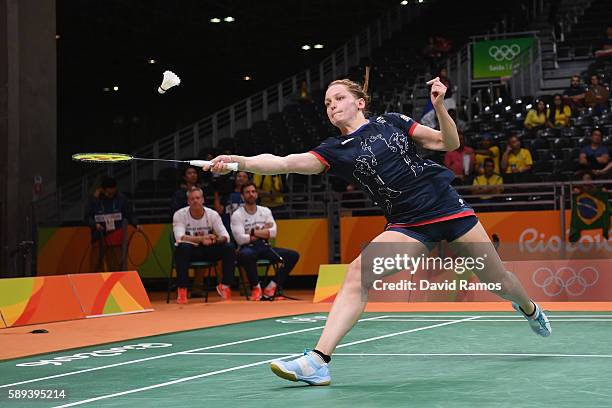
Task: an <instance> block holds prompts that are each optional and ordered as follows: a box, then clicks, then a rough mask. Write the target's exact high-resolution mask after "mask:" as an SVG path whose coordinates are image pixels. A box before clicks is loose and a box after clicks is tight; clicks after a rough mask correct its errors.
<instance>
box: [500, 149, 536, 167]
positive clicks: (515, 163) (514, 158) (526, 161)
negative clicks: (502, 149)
mask: <svg viewBox="0 0 612 408" xmlns="http://www.w3.org/2000/svg"><path fill="white" fill-rule="evenodd" d="M532 165H533V159H532V158H531V153H530V152H529V150H527V149H525V148H521V150H519V152H518V153H517V154H514V153H512V152H510V153H509V154H508V167H507V168H506V173H513V171H512V169H518V171H519V172H521V171H523V170H524V169H525V168H527V167H528V166H532Z"/></svg>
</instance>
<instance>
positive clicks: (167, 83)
mask: <svg viewBox="0 0 612 408" xmlns="http://www.w3.org/2000/svg"><path fill="white" fill-rule="evenodd" d="M180 83H181V78H179V77H178V75H176V74H175V73H174V72H172V71H164V79H163V80H162V83H161V85H160V86H159V87H158V88H157V92H159V93H160V94H165V93H166V91H167V90H168V89H170V88H172V87H173V86H177V85H178V84H180Z"/></svg>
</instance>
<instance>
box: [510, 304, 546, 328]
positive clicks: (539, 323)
mask: <svg viewBox="0 0 612 408" xmlns="http://www.w3.org/2000/svg"><path fill="white" fill-rule="evenodd" d="M533 304H534V305H535V308H536V310H535V313H534V314H533V316H531V317H529V316H527V315H526V314H525V313H524V312H523V311H522V310H521V308H520V307H519V305H517V304H516V303H514V302H512V307H513V308H514V310H516V311H517V312H519V313H520V314H522V315H523V317H524V318H525V319H527V321H528V322H529V326H531V330H533V331H534V333H536V334H539V335H540V336H542V337H548V336H550V334H551V333H552V328H551V327H550V322H549V321H548V317H546V315H545V314H544V311H543V310H542V309H540V306H538V305H537V303H535V302H533Z"/></svg>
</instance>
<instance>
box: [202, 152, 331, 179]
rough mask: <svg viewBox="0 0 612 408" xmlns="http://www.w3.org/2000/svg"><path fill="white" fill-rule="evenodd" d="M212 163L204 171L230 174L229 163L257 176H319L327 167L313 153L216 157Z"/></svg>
mask: <svg viewBox="0 0 612 408" xmlns="http://www.w3.org/2000/svg"><path fill="white" fill-rule="evenodd" d="M212 163H213V164H212V166H204V167H203V169H204V171H206V170H209V169H210V170H211V171H212V172H215V173H221V174H225V173H229V171H230V170H229V169H228V168H227V163H238V170H242V171H248V172H250V173H256V174H287V173H298V174H319V173H322V172H323V171H324V170H325V166H324V165H323V164H322V163H321V162H320V161H319V159H317V158H316V157H315V156H314V155H313V154H311V153H298V154H290V155H288V156H275V155H273V154H268V153H264V154H260V155H257V156H251V157H245V156H238V155H234V154H232V155H222V156H217V157H215V158H214V159H213V160H212Z"/></svg>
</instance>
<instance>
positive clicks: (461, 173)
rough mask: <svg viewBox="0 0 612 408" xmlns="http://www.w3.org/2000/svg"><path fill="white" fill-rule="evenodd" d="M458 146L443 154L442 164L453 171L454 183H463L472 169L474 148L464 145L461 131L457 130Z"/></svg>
mask: <svg viewBox="0 0 612 408" xmlns="http://www.w3.org/2000/svg"><path fill="white" fill-rule="evenodd" d="M458 134H459V147H458V148H457V150H454V151H452V152H446V154H445V155H444V165H445V166H446V167H448V168H449V169H451V170H452V171H453V173H455V181H454V182H455V183H457V184H464V183H465V181H467V180H466V179H467V178H469V177H470V176H471V175H472V171H473V169H474V163H475V158H474V149H472V148H471V147H469V146H466V145H465V136H464V135H463V132H461V131H458Z"/></svg>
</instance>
